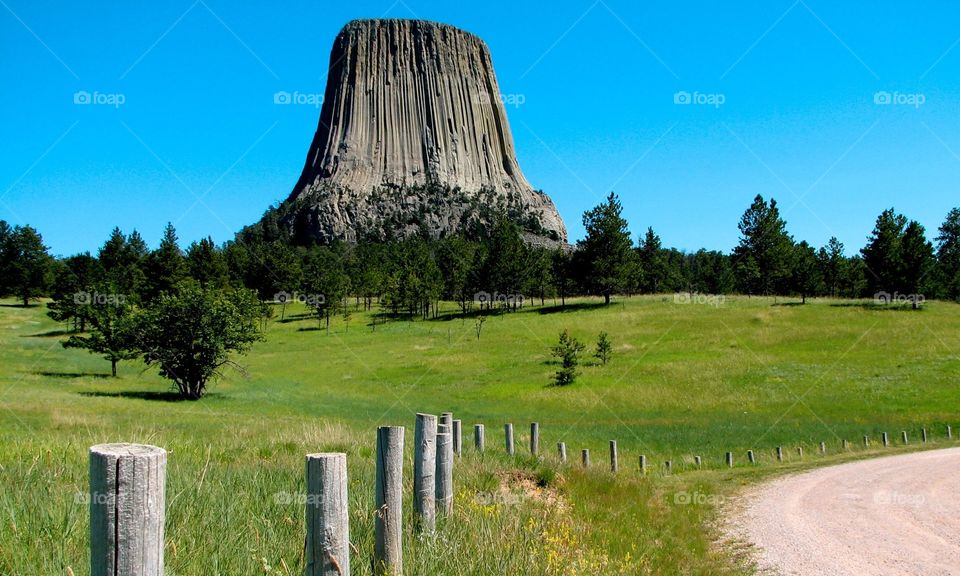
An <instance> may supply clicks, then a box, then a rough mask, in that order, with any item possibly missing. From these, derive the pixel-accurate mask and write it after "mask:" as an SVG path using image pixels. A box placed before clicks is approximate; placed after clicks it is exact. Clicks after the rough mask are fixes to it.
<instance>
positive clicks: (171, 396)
mask: <svg viewBox="0 0 960 576" xmlns="http://www.w3.org/2000/svg"><path fill="white" fill-rule="evenodd" d="M80 395H81V396H88V397H91V398H126V399H131V400H151V401H155V402H195V400H190V399H187V398H184V397H183V396H181V395H180V393H179V392H174V391H172V390H167V391H165V392H152V391H139V390H121V391H119V392H100V391H90V392H80ZM219 396H220V394H217V393H214V392H207V393H206V394H204V396H203V398H202V399H203V400H206V399H209V398H218V397H219Z"/></svg>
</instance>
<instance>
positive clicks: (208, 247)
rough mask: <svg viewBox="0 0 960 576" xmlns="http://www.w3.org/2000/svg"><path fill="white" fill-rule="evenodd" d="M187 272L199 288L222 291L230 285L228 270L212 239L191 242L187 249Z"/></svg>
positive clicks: (225, 261)
mask: <svg viewBox="0 0 960 576" xmlns="http://www.w3.org/2000/svg"><path fill="white" fill-rule="evenodd" d="M186 265H187V271H188V273H189V274H190V277H191V278H193V279H194V280H196V281H197V282H198V283H199V284H200V287H201V288H219V289H224V288H226V287H227V286H229V285H230V268H229V266H228V265H227V260H226V258H225V257H224V255H223V253H222V252H221V251H220V250H218V249H217V247H216V245H215V244H214V243H213V238H209V237H208V238H204V239H202V240H200V241H199V242H193V243H192V244H190V246H189V247H188V248H187V261H186Z"/></svg>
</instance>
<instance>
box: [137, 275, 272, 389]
mask: <svg viewBox="0 0 960 576" xmlns="http://www.w3.org/2000/svg"><path fill="white" fill-rule="evenodd" d="M260 315H261V309H260V303H259V301H258V300H257V297H256V295H255V294H254V293H253V292H252V291H249V290H233V291H229V292H223V291H220V290H214V289H203V288H200V286H199V285H198V284H196V283H194V282H184V283H183V284H181V285H180V286H179V287H178V289H177V290H176V291H174V292H172V293H166V294H163V295H161V296H160V297H159V298H158V299H157V300H156V301H155V302H153V303H151V304H150V305H149V306H148V307H146V308H145V309H144V310H142V311H141V312H139V313H138V314H137V317H136V322H135V334H136V341H137V342H138V344H139V347H140V349H141V350H142V353H143V359H144V361H145V362H146V363H147V365H149V366H154V365H155V366H158V367H159V368H160V375H161V376H163V377H164V378H167V379H169V380H171V381H172V382H173V383H174V384H175V385H176V386H177V389H178V390H179V391H180V395H181V396H182V397H183V398H185V399H189V400H198V399H200V398H202V397H203V395H204V394H205V393H206V391H207V387H208V385H209V383H210V381H211V379H213V378H215V377H216V376H218V375H220V374H221V370H222V368H223V367H224V366H228V365H230V366H234V367H237V368H239V366H238V365H237V364H236V363H235V362H234V361H233V360H232V355H234V354H244V353H245V352H246V351H247V350H249V348H250V346H252V345H253V343H254V342H256V341H258V340H260V339H261V338H262V336H261V333H260Z"/></svg>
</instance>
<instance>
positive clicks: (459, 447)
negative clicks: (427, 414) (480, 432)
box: [453, 420, 463, 458]
mask: <svg viewBox="0 0 960 576" xmlns="http://www.w3.org/2000/svg"><path fill="white" fill-rule="evenodd" d="M453 453H454V454H456V455H457V458H459V457H461V456H463V421H462V420H454V421H453Z"/></svg>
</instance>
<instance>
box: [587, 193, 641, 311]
mask: <svg viewBox="0 0 960 576" xmlns="http://www.w3.org/2000/svg"><path fill="white" fill-rule="evenodd" d="M622 213H623V206H622V205H621V204H620V200H619V199H618V198H617V195H616V194H614V193H613V192H611V193H610V195H609V196H607V200H606V202H603V203H602V204H600V205H599V206H597V207H595V208H593V209H592V210H588V211H587V212H584V214H583V227H584V228H585V229H586V232H587V236H586V238H584V239H583V240H581V241H579V242H578V243H577V244H578V246H579V248H580V249H579V250H578V252H577V254H576V257H577V259H578V263H579V266H578V268H579V269H580V271H581V274H582V278H583V280H584V283H585V286H586V288H587V289H588V290H589V291H590V292H591V293H592V294H595V295H600V296H603V301H604V303H605V304H609V303H610V297H611V295H613V294H614V293H617V292H623V291H626V290H629V289H630V288H631V287H632V286H633V285H634V284H635V281H636V274H637V261H636V254H635V253H634V251H633V240H631V238H630V230H628V229H627V221H626V220H625V219H624V218H623V216H622Z"/></svg>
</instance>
